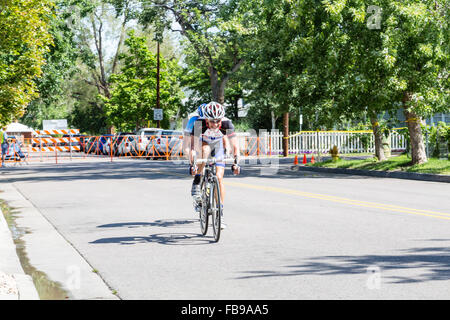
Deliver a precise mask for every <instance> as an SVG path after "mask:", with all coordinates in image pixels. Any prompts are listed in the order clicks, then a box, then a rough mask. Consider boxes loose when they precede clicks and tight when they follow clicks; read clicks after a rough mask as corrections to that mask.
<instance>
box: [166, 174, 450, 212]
mask: <svg viewBox="0 0 450 320" xmlns="http://www.w3.org/2000/svg"><path fill="white" fill-rule="evenodd" d="M160 172H161V173H165V174H168V175H175V176H180V177H189V175H188V174H180V173H175V172H168V171H160ZM224 183H225V185H229V186H235V187H241V188H248V189H255V190H263V191H271V192H277V193H283V194H290V195H296V196H302V197H305V198H312V199H320V200H326V201H331V202H337V203H343V204H349V205H354V206H359V207H366V208H376V209H382V210H386V211H394V212H403V213H409V214H415V215H421V216H426V217H432V218H438V219H445V220H450V214H449V213H444V212H436V211H430V210H421V209H414V208H407V207H401V206H396V205H391V204H383V203H376V202H368V201H361V200H354V199H348V198H342V197H337V196H332V195H326V194H319V193H311V192H304V191H299V190H293V189H286V188H277V187H268V186H258V185H254V184H248V183H241V182H231V181H224Z"/></svg>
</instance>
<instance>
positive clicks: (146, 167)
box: [2, 160, 373, 183]
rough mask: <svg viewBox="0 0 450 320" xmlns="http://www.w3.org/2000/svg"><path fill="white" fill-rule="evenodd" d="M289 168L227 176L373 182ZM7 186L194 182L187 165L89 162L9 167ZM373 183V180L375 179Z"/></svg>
mask: <svg viewBox="0 0 450 320" xmlns="http://www.w3.org/2000/svg"><path fill="white" fill-rule="evenodd" d="M289 167H290V166H289V165H288V166H286V165H285V164H284V165H283V164H281V165H280V166H279V167H277V166H273V167H271V166H270V165H261V164H258V165H248V164H247V165H243V166H242V171H241V175H240V176H237V177H234V176H233V175H232V174H231V170H230V169H229V167H227V169H226V171H225V175H226V176H227V177H228V178H232V179H239V178H240V177H254V178H265V179H271V178H273V179H304V178H328V179H329V178H333V179H369V178H371V177H366V176H352V175H344V174H330V173H327V174H323V173H315V172H307V171H302V170H301V169H300V170H299V171H295V172H294V171H291V170H289ZM2 178H3V179H4V181H5V182H10V183H15V182H46V181H59V182H60V181H77V180H90V181H95V180H127V179H148V180H158V179H164V180H167V179H173V180H182V179H184V180H190V179H192V177H191V176H190V175H188V165H186V164H183V163H178V164H177V163H174V162H171V161H168V162H155V161H138V160H136V161H127V162H85V163H82V162H81V163H80V162H78V163H63V164H58V165H56V164H40V165H38V164H36V165H29V166H22V167H14V168H11V167H8V168H6V169H5V171H4V172H3V174H2ZM371 179H373V178H371Z"/></svg>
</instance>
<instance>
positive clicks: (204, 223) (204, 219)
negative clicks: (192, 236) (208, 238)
mask: <svg viewBox="0 0 450 320" xmlns="http://www.w3.org/2000/svg"><path fill="white" fill-rule="evenodd" d="M200 190H201V197H202V199H201V207H200V212H199V215H200V230H201V232H202V235H205V234H206V233H207V232H208V209H209V208H208V207H209V201H208V199H209V197H208V195H207V194H206V182H205V180H204V179H203V180H202V183H201V185H200Z"/></svg>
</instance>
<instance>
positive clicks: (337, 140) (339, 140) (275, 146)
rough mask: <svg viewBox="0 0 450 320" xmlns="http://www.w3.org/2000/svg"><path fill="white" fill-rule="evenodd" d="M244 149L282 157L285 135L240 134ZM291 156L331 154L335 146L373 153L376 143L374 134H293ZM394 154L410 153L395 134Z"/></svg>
mask: <svg viewBox="0 0 450 320" xmlns="http://www.w3.org/2000/svg"><path fill="white" fill-rule="evenodd" d="M238 137H239V140H240V143H239V144H240V148H241V151H242V152H243V153H244V154H247V155H255V156H256V155H279V154H282V153H283V133H282V132H279V131H271V132H268V131H266V132H260V134H259V136H256V135H250V134H245V133H241V134H238ZM288 140H289V153H290V154H298V153H316V152H320V153H328V152H329V150H330V149H331V148H333V147H334V146H337V147H338V150H339V153H341V154H342V153H373V152H374V151H375V141H374V136H373V133H372V131H302V132H291V133H290V134H289V138H288ZM390 142H391V150H395V151H402V150H405V149H406V139H405V138H404V137H403V136H402V135H400V134H398V133H397V131H395V130H394V131H392V132H391V141H390Z"/></svg>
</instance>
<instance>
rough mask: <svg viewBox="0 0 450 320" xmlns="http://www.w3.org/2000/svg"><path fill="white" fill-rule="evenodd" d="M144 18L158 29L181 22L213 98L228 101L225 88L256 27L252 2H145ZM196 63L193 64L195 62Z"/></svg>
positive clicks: (189, 53)
mask: <svg viewBox="0 0 450 320" xmlns="http://www.w3.org/2000/svg"><path fill="white" fill-rule="evenodd" d="M142 2H143V4H144V6H143V7H144V10H143V13H142V15H141V18H140V21H142V23H144V24H153V25H156V26H157V28H168V29H171V26H172V19H173V18H174V19H175V21H176V22H177V23H178V24H179V26H180V29H174V30H172V31H176V32H179V33H181V34H182V35H183V36H184V38H185V39H186V40H187V41H185V42H184V46H185V50H184V54H185V56H186V57H188V60H190V61H192V62H194V61H195V65H196V66H197V67H199V68H201V69H203V70H204V73H206V74H207V75H208V78H209V85H210V90H211V97H212V99H213V100H215V101H217V102H220V103H224V101H225V88H226V86H227V84H228V81H229V80H230V77H232V75H233V73H235V72H236V71H237V70H239V68H240V67H241V66H242V64H243V63H244V61H245V58H244V54H243V52H245V50H246V43H247V40H248V39H249V38H251V36H252V34H253V32H254V29H253V28H252V27H251V25H250V24H249V23H250V21H251V20H250V19H248V16H247V12H248V8H247V5H248V4H252V3H251V2H248V1H237V0H229V1H220V0H201V1H198V0H197V1H190V0H183V1H166V0H152V1H142ZM191 65H192V64H191Z"/></svg>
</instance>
